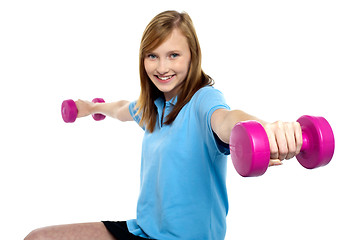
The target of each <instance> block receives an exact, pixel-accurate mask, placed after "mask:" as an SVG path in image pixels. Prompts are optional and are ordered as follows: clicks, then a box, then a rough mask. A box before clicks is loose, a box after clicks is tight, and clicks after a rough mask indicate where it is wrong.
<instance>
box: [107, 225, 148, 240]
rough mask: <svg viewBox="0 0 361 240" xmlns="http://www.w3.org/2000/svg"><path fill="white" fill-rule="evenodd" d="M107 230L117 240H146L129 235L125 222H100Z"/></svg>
mask: <svg viewBox="0 0 361 240" xmlns="http://www.w3.org/2000/svg"><path fill="white" fill-rule="evenodd" d="M102 223H104V225H105V227H106V228H107V230H108V231H109V232H110V233H111V234H112V235H113V237H115V238H116V239H117V240H141V239H147V238H142V237H138V236H134V235H133V234H131V233H130V232H129V230H128V227H127V222H125V221H122V222H111V221H102Z"/></svg>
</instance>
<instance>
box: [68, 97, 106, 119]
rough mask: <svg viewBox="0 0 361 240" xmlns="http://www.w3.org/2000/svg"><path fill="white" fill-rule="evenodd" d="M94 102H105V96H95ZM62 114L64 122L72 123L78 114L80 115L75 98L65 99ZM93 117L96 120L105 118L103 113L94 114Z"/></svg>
mask: <svg viewBox="0 0 361 240" xmlns="http://www.w3.org/2000/svg"><path fill="white" fill-rule="evenodd" d="M92 102H93V103H104V102H105V101H104V99H103V98H94V99H93V101H92ZM61 116H62V117H63V120H64V122H66V123H72V122H75V120H76V118H77V116H78V108H77V107H76V104H75V102H74V101H73V100H71V99H69V100H65V101H63V103H62V104H61ZM92 117H93V118H94V120H95V121H100V120H103V119H104V118H105V116H104V115H103V114H99V113H96V114H93V115H92Z"/></svg>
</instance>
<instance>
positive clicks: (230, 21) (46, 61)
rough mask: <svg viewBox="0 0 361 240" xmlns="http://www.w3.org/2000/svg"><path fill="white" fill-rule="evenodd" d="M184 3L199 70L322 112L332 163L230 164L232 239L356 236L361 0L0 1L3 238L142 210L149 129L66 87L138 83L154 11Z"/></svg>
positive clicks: (237, 99) (249, 99)
mask: <svg viewBox="0 0 361 240" xmlns="http://www.w3.org/2000/svg"><path fill="white" fill-rule="evenodd" d="M173 9H174V10H178V11H186V12H188V13H189V14H190V16H191V17H192V19H193V22H194V24H195V27H196V29H197V33H198V37H199V40H200V44H201V47H202V52H203V69H204V70H205V72H206V73H207V74H209V75H210V76H212V77H213V78H214V79H215V81H216V85H215V87H216V88H218V89H220V90H221V91H222V92H223V93H224V94H225V97H226V99H227V102H228V103H229V105H230V106H231V108H233V109H242V110H244V111H246V112H248V113H251V114H253V115H256V116H258V117H260V118H262V119H264V120H267V121H276V120H284V121H294V120H296V119H297V118H298V117H299V116H301V115H303V114H310V115H321V116H324V117H325V118H326V119H327V120H328V121H329V122H330V124H331V126H332V127H333V130H334V134H335V138H336V150H335V154H334V158H333V160H332V161H331V163H330V164H329V165H328V166H326V167H323V168H320V169H315V170H312V171H310V170H306V169H304V168H302V167H301V166H300V165H299V164H298V162H297V161H296V160H295V159H294V160H290V161H288V162H286V163H285V164H284V165H283V166H281V167H274V168H271V169H269V171H267V172H266V174H265V175H264V176H262V177H258V178H242V177H240V176H239V175H237V173H236V171H235V170H234V168H233V165H232V163H231V159H230V158H229V165H228V179H227V184H228V193H229V203H230V209H229V214H228V218H227V222H228V231H227V236H226V239H227V240H237V239H247V240H251V239H266V238H270V239H327V238H331V237H332V239H360V238H361V233H360V230H359V226H360V223H361V221H360V214H361V207H360V201H361V194H360V182H361V177H360V167H361V164H360V160H361V158H360V144H361V142H360V140H359V139H360V135H361V131H360V127H359V126H360V123H359V120H360V117H361V114H360V103H361V97H360V93H359V92H360V89H361V87H360V80H361V47H360V46H361V44H360V43H361V35H360V34H361V14H360V12H361V8H360V5H359V3H358V1H348V0H343V1H341V0H340V1H326V0H325V1H321V0H312V1H311V0H305V1H286V0H284V1H280V0H277V1H227V0H223V1H204V2H202V1H194V0H192V1H185V0H182V1H177V2H174V3H173V2H172V1H168V0H167V1H79V0H71V1H45V0H44V1H39V0H35V1H16V0H14V1H10V0H9V1H1V3H0V81H1V85H0V97H1V102H0V104H1V108H0V109H1V111H0V121H1V124H0V139H1V144H0V162H1V164H0V194H1V197H0V239H23V238H24V237H25V236H26V235H27V233H28V232H30V231H31V230H32V229H34V228H38V227H42V226H47V225H54V224H64V223H77V222H89V221H100V220H126V219H131V218H134V217H135V212H136V201H137V196H138V189H139V168H140V150H141V141H142V130H141V129H140V128H139V127H138V126H137V125H136V124H135V123H121V122H118V121H116V120H114V119H109V118H107V119H106V120H105V121H102V122H95V121H93V120H92V118H91V117H89V118H86V119H79V120H77V121H76V122H75V123H74V124H65V123H64V122H63V121H62V118H61V115H60V105H61V102H62V101H63V100H65V99H69V98H72V99H77V98H82V99H88V100H91V99H93V98H94V97H103V98H104V99H105V100H106V101H116V100H119V99H126V100H135V99H137V97H138V95H139V90H140V89H139V77H138V50H139V43H140V38H141V35H142V33H143V30H144V28H145V27H146V25H147V24H148V22H149V21H150V20H151V19H152V18H153V17H154V16H155V15H156V14H158V13H160V12H162V11H164V10H173Z"/></svg>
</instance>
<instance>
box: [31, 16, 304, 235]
mask: <svg viewBox="0 0 361 240" xmlns="http://www.w3.org/2000/svg"><path fill="white" fill-rule="evenodd" d="M139 60H140V61H139V63H140V67H139V70H140V82H141V93H140V97H139V99H138V100H137V101H134V102H128V101H119V102H114V103H97V104H93V103H91V102H87V101H81V100H78V101H77V102H76V104H77V107H78V111H79V112H78V117H84V116H88V115H90V114H93V113H102V114H106V115H108V116H111V117H113V118H117V119H119V120H120V121H135V122H137V123H138V124H139V125H140V127H142V128H143V129H144V131H145V133H144V139H143V148H142V159H141V173H140V174H141V186H140V195H139V200H138V205H137V219H133V220H128V221H126V222H125V221H123V222H109V221H104V222H99V223H85V224H72V225H62V226H53V227H47V228H42V229H38V230H35V231H33V232H31V233H30V234H29V235H28V236H27V237H26V239H27V240H30V239H49V240H50V239H51V240H57V239H66V240H71V239H78V240H79V239H84V240H89V239H97V240H103V239H104V240H111V239H161V240H172V239H187V240H189V239H197V240H201V239H204V240H209V239H215V240H220V239H224V237H225V234H226V215H227V211H228V199H227V190H226V164H227V155H228V154H229V146H228V143H229V138H230V133H231V130H232V128H233V126H234V125H235V124H236V123H237V122H239V121H246V120H258V121H259V122H260V123H261V124H262V125H263V126H264V128H265V129H266V132H267V134H268V137H269V142H270V146H271V158H272V160H271V161H270V165H271V166H273V165H280V164H281V161H282V160H284V159H290V158H292V157H294V156H295V155H296V154H298V153H299V152H300V149H301V145H302V135H301V128H300V126H299V124H298V123H296V122H295V123H283V122H276V123H267V122H265V121H262V120H260V119H257V118H255V117H253V116H250V115H248V114H246V113H245V112H242V111H240V110H233V111H231V110H230V108H229V107H228V105H227V104H226V102H225V100H224V97H223V95H222V93H221V92H220V91H218V90H216V89H215V88H213V87H212V85H213V83H214V82H213V80H212V79H211V78H210V77H209V76H208V75H206V74H205V73H204V72H203V70H202V68H201V50H200V46H199V42H198V39H197V35H196V32H195V29H194V27H193V23H192V21H191V19H190V17H189V16H188V15H187V14H186V13H178V12H176V11H166V12H163V13H160V14H159V15H157V16H156V17H155V18H154V19H153V20H152V21H151V22H150V23H149V25H148V26H147V28H146V29H145V31H144V34H143V37H142V41H141V45H140V54H139Z"/></svg>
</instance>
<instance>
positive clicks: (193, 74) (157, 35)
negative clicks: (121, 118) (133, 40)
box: [135, 11, 214, 132]
mask: <svg viewBox="0 0 361 240" xmlns="http://www.w3.org/2000/svg"><path fill="white" fill-rule="evenodd" d="M174 29H179V30H180V31H181V32H182V34H183V35H184V36H185V37H186V38H187V42H188V46H189V50H190V52H191V61H190V66H189V70H188V75H187V77H186V79H185V80H184V82H183V83H182V86H181V89H180V90H179V92H178V94H177V97H178V98H177V103H176V104H175V106H174V108H173V110H172V111H171V112H170V113H169V115H168V117H167V119H166V122H165V123H164V124H168V125H169V124H171V123H172V122H173V121H174V120H175V119H176V117H177V115H178V113H179V112H180V111H181V110H182V108H183V107H184V105H186V104H187V103H188V102H189V101H190V100H191V98H192V96H193V95H194V94H195V93H196V92H197V91H198V90H199V89H200V88H202V87H204V86H206V85H210V86H211V85H213V84H214V81H213V79H212V78H211V77H209V76H208V75H206V74H205V73H204V72H203V70H202V68H201V60H202V54H201V48H200V46H199V41H198V37H197V34H196V31H195V28H194V26H193V22H192V20H191V18H190V17H189V15H188V14H187V13H185V12H183V13H179V12H177V11H165V12H162V13H160V14H158V15H157V16H155V17H154V18H153V19H152V21H151V22H150V23H149V24H148V26H147V27H146V29H145V31H144V33H143V37H142V41H141V44H140V50H139V72H140V85H141V92H140V97H139V99H138V101H137V105H136V106H135V107H136V108H138V111H137V113H136V114H141V120H140V125H144V126H145V127H146V129H147V130H148V131H149V132H153V131H154V128H155V124H156V121H157V115H158V112H157V107H156V106H155V104H154V101H155V100H156V99H157V98H159V97H162V96H164V94H163V93H162V92H161V91H159V90H158V88H157V87H156V86H155V85H154V84H153V82H152V81H151V80H150V79H149V76H148V74H147V72H146V70H145V66H144V58H145V57H146V54H147V53H149V52H151V51H153V50H154V49H156V48H157V47H158V46H159V45H161V44H162V43H163V42H164V41H165V40H166V39H167V37H168V36H169V35H170V34H171V33H172V31H173V30H174Z"/></svg>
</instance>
